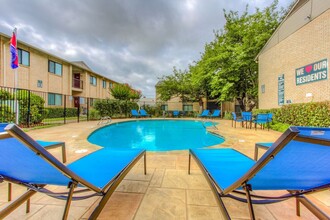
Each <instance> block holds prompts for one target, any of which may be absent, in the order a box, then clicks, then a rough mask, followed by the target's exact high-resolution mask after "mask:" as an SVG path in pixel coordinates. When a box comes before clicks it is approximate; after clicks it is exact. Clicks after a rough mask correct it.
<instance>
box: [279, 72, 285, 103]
mask: <svg viewBox="0 0 330 220" xmlns="http://www.w3.org/2000/svg"><path fill="white" fill-rule="evenodd" d="M278 105H284V74H282V75H279V76H278Z"/></svg>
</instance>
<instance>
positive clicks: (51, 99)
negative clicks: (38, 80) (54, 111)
mask: <svg viewBox="0 0 330 220" xmlns="http://www.w3.org/2000/svg"><path fill="white" fill-rule="evenodd" d="M48 105H58V106H61V105H62V95H61V94H55V93H48Z"/></svg>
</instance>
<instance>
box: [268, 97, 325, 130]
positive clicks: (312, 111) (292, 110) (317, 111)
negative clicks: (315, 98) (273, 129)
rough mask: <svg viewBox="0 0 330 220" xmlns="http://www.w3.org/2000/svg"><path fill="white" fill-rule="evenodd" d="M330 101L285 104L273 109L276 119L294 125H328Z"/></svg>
mask: <svg viewBox="0 0 330 220" xmlns="http://www.w3.org/2000/svg"><path fill="white" fill-rule="evenodd" d="M329 116H330V102H328V101H326V102H310V103H300V104H291V105H285V106H283V107H282V108H280V109H277V110H275V111H274V117H275V118H276V121H278V122H281V123H285V124H290V125H295V126H317V127H329V126H330V118H329Z"/></svg>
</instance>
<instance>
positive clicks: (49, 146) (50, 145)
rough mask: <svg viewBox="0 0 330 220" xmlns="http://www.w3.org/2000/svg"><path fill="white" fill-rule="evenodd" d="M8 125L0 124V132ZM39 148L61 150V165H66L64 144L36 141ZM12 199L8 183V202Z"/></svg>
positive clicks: (10, 187)
mask: <svg viewBox="0 0 330 220" xmlns="http://www.w3.org/2000/svg"><path fill="white" fill-rule="evenodd" d="M7 125H8V123H0V132H5V127H6V126H7ZM36 142H37V143H38V144H40V146H42V147H43V148H45V149H53V148H57V147H61V148H62V161H63V163H66V149H65V142H59V141H41V140H36ZM11 197H12V186H11V183H8V201H11V199H12V198H11Z"/></svg>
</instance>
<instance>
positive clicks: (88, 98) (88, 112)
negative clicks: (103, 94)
mask: <svg viewBox="0 0 330 220" xmlns="http://www.w3.org/2000/svg"><path fill="white" fill-rule="evenodd" d="M86 114H87V121H89V98H87V113H86Z"/></svg>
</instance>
